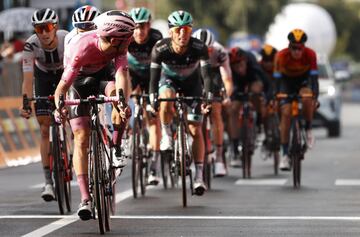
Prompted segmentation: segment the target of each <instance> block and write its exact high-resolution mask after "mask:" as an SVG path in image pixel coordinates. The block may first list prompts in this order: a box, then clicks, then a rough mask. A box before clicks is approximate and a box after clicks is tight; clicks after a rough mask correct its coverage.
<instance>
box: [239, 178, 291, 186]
mask: <svg viewBox="0 0 360 237" xmlns="http://www.w3.org/2000/svg"><path fill="white" fill-rule="evenodd" d="M286 182H287V179H238V180H237V181H236V182H235V185H244V186H282V185H285V184H286Z"/></svg>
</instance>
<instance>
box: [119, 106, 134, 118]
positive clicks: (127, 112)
mask: <svg viewBox="0 0 360 237" xmlns="http://www.w3.org/2000/svg"><path fill="white" fill-rule="evenodd" d="M118 108H119V114H120V117H121V118H122V120H128V119H129V118H130V117H131V108H130V106H129V105H128V104H126V105H125V106H124V107H123V106H119V107H118Z"/></svg>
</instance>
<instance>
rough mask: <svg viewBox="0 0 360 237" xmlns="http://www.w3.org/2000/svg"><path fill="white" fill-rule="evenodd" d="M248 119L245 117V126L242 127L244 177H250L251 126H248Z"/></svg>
mask: <svg viewBox="0 0 360 237" xmlns="http://www.w3.org/2000/svg"><path fill="white" fill-rule="evenodd" d="M248 122H249V121H248V119H244V120H243V126H242V128H241V140H242V142H241V144H242V154H241V159H242V175H243V179H246V178H248V166H249V165H248V162H249V146H248V138H249V136H248V133H249V131H248V130H249V128H248Z"/></svg>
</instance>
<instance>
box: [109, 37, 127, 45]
mask: <svg viewBox="0 0 360 237" xmlns="http://www.w3.org/2000/svg"><path fill="white" fill-rule="evenodd" d="M130 40H131V37H130V38H124V37H121V38H117V37H106V41H108V42H109V43H110V44H111V45H112V46H119V45H122V44H125V43H128V42H129V41H130Z"/></svg>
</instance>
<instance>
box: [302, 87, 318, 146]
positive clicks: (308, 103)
mask: <svg viewBox="0 0 360 237" xmlns="http://www.w3.org/2000/svg"><path fill="white" fill-rule="evenodd" d="M310 93H312V90H311V89H310V88H309V87H302V88H301V89H300V91H299V94H300V95H306V94H310ZM302 104H303V107H302V111H303V116H304V119H305V130H306V139H307V145H308V147H309V148H312V147H313V146H314V142H315V140H314V137H313V135H312V120H313V116H314V99H312V98H303V99H302Z"/></svg>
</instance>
